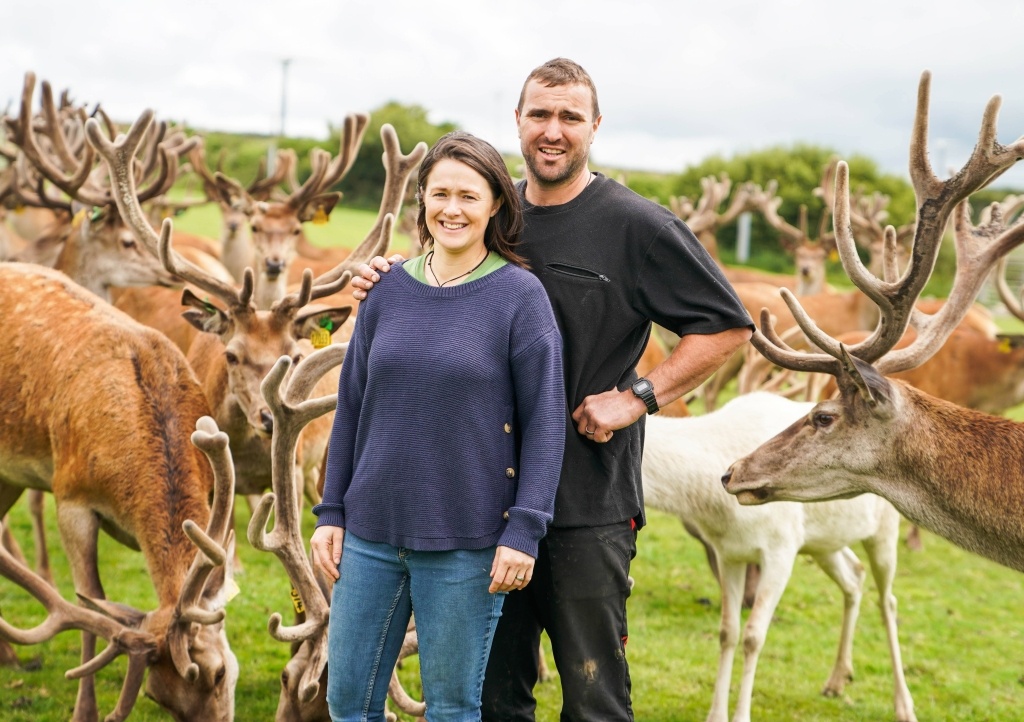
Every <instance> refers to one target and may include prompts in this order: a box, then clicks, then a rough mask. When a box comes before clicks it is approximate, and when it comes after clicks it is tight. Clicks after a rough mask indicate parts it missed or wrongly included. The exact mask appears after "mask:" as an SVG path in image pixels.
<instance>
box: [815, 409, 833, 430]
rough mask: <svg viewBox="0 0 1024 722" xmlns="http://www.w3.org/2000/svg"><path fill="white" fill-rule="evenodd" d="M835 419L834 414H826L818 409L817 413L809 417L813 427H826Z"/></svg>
mask: <svg viewBox="0 0 1024 722" xmlns="http://www.w3.org/2000/svg"><path fill="white" fill-rule="evenodd" d="M835 420H836V417H835V415H834V414H828V413H825V412H824V411H819V412H818V413H816V414H814V416H813V417H811V423H813V424H814V425H815V427H817V428H819V429H827V428H828V427H829V426H831V425H832V424H833V423H834V422H835Z"/></svg>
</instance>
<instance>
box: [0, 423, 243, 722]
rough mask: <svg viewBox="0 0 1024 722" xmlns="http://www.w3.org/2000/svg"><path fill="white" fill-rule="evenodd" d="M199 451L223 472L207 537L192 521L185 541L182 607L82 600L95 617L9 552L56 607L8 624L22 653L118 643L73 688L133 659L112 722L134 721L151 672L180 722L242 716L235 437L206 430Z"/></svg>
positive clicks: (152, 689)
mask: <svg viewBox="0 0 1024 722" xmlns="http://www.w3.org/2000/svg"><path fill="white" fill-rule="evenodd" d="M192 442H193V444H195V446H196V447H198V448H199V449H201V450H202V451H203V452H204V453H205V454H206V455H207V457H208V458H209V460H210V463H211V466H212V467H213V473H214V479H215V482H214V498H213V504H212V509H211V513H210V517H209V521H208V523H207V525H206V528H205V529H202V528H200V527H199V526H198V525H197V524H196V523H195V522H193V521H192V520H188V521H186V522H185V524H184V530H185V533H186V534H187V535H188V537H189V538H190V539H191V540H192V542H193V543H194V544H195V545H196V546H197V547H198V549H199V553H198V554H197V555H196V557H195V560H194V561H193V562H192V565H191V568H190V569H189V571H188V574H187V575H186V577H185V578H184V579H183V580H181V584H180V593H179V597H178V602H177V604H176V605H174V606H173V607H164V606H161V608H160V609H158V610H156V611H154V612H150V613H148V614H147V613H143V612H141V611H137V610H134V609H131V608H130V607H127V606H125V605H121V604H117V605H115V604H110V603H108V602H104V601H101V600H93V599H88V598H85V597H81V598H80V601H81V602H82V603H83V604H84V605H85V608H83V607H79V606H76V605H73V604H70V603H69V602H66V601H65V600H64V599H63V598H61V597H60V595H59V594H58V593H57V592H56V591H55V590H54V589H53V587H51V586H50V585H49V584H48V583H47V582H46V581H45V580H43V579H42V578H41V577H39V576H38V575H36V574H35V573H33V572H31V571H30V570H29V569H27V568H26V567H25V566H23V565H22V564H20V563H19V562H18V561H16V560H15V559H14V558H13V557H12V556H11V555H10V553H9V552H7V550H6V549H4V548H3V547H2V546H0V575H3V576H4V577H6V578H8V579H10V580H11V581H13V582H14V583H15V584H18V585H19V586H21V587H22V588H24V589H25V590H26V591H28V592H29V593H30V594H32V595H33V596H34V597H36V598H37V599H38V600H39V601H40V602H41V603H42V604H43V606H44V607H45V608H46V610H47V612H48V614H47V617H46V619H45V620H44V622H43V623H42V624H40V625H39V626H37V627H35V628H34V629H31V630H20V629H16V628H14V627H13V626H12V625H10V624H9V623H7V622H5V621H3V620H2V619H0V638H3V639H5V640H7V641H11V642H14V643H17V644H38V643H40V642H43V641H46V640H48V639H50V638H51V637H53V636H54V635H55V634H57V633H59V632H61V631H64V630H67V629H80V630H83V631H85V632H89V633H91V634H94V635H96V636H98V637H103V638H104V639H106V640H107V641H108V644H107V647H106V649H104V651H103V652H102V653H100V654H99V655H97V656H95V657H93V658H92V659H91V660H90V661H89V662H87V663H86V664H83V665H82V666H80V667H77V668H75V669H73V670H70V671H69V672H68V673H67V675H66V676H67V677H68V678H69V679H77V678H81V677H85V676H89V675H93V674H95V673H96V672H97V671H99V670H100V669H102V668H103V667H105V666H106V665H108V664H109V663H110V662H112V661H113V660H114V659H116V658H117V657H118V656H120V655H122V654H125V655H127V656H128V670H127V673H126V675H125V679H124V683H123V685H122V688H121V695H120V697H119V699H118V703H117V707H116V708H115V709H114V711H113V712H112V713H111V714H110V715H109V716H107V717H106V718H105V719H106V720H108V722H119V721H120V720H124V719H125V718H127V717H128V715H129V714H130V713H131V710H132V708H133V706H134V704H135V701H136V699H137V697H138V693H139V691H140V689H141V688H142V684H143V676H144V675H145V672H146V670H147V668H148V669H149V676H148V679H147V680H146V694H147V695H148V696H150V697H152V698H153V699H154V700H155V701H156V702H157V703H158V704H159V705H160V706H161V707H163V708H164V709H166V710H167V711H168V712H169V713H170V714H171V716H172V717H173V718H174V719H175V720H178V721H179V722H193V721H196V720H206V721H207V722H229V721H230V720H231V719H233V717H234V690H235V683H236V681H237V679H238V662H237V660H236V659H235V656H234V654H233V653H232V651H231V648H230V646H229V645H228V641H227V637H226V636H225V634H224V628H223V620H224V604H225V603H226V599H225V596H224V582H225V580H228V579H230V570H229V569H226V563H227V559H228V554H229V552H230V547H231V545H232V544H233V534H232V532H231V531H230V525H229V523H228V520H229V517H230V511H231V509H232V498H233V494H234V472H233V470H232V468H231V456H230V452H229V451H228V438H227V435H226V434H223V433H221V432H220V431H219V430H218V429H217V426H216V424H215V423H214V421H213V419H211V418H209V417H202V418H200V419H199V420H197V422H196V431H195V432H194V433H193V435H192Z"/></svg>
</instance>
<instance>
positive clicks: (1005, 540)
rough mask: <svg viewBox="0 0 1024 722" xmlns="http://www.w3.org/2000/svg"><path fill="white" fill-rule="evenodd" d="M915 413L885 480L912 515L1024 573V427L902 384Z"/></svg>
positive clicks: (898, 439) (897, 438) (897, 440)
mask: <svg viewBox="0 0 1024 722" xmlns="http://www.w3.org/2000/svg"><path fill="white" fill-rule="evenodd" d="M902 390H903V396H904V398H905V404H904V406H905V409H906V413H907V418H906V420H905V424H904V427H903V429H904V430H903V431H902V432H901V433H898V434H896V435H894V443H893V456H892V459H891V460H890V463H889V464H888V465H884V466H883V467H882V469H881V472H882V473H881V474H880V476H879V479H878V480H877V482H876V483H877V484H878V485H879V489H880V490H881V492H882V494H883V495H884V496H886V497H887V498H889V499H890V500H891V501H892V502H893V504H895V506H896V507H897V508H898V509H899V510H900V511H901V512H902V513H903V514H904V515H905V516H906V517H907V518H909V519H910V520H912V521H914V522H917V523H919V524H921V525H922V526H925V527H926V528H929V529H932V530H934V531H936V532H937V533H939V534H941V535H943V536H945V537H947V538H949V539H951V540H953V541H955V542H956V543H958V544H961V545H962V546H964V547H966V548H967V549H970V550H972V551H975V552H977V553H980V554H984V555H986V556H990V557H992V558H994V559H996V560H998V561H1000V562H1001V563H1003V564H1006V565H1007V566H1010V567H1012V568H1015V569H1018V570H1020V571H1024V525H1022V523H1021V519H1024V490H1022V489H1021V488H1019V482H1017V483H1016V484H1015V483H1013V481H1012V480H1013V479H1014V478H1015V477H1016V478H1019V477H1020V467H1021V465H1022V463H1024V425H1021V424H1017V423H1014V422H1012V421H1010V420H1008V419H1003V418H999V417H995V416H989V415H987V414H983V413H980V412H976V411H973V410H970V409H966V408H963V407H961V406H956V405H954V404H950V403H948V402H946V401H942V400H940V399H936V398H934V397H930V396H927V395H925V394H922V393H920V392H918V391H916V390H915V389H913V388H911V387H908V386H905V385H903V386H902Z"/></svg>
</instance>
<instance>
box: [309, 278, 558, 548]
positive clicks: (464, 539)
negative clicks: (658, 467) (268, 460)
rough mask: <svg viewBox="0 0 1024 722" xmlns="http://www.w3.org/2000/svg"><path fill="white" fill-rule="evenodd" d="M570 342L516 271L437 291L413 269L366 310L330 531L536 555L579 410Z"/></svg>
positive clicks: (347, 401)
mask: <svg viewBox="0 0 1024 722" xmlns="http://www.w3.org/2000/svg"><path fill="white" fill-rule="evenodd" d="M562 375H563V371H562V359H561V338H560V336H559V333H558V328H557V326H556V324H555V319H554V315H553V313H552V311H551V305H550V303H549V301H548V299H547V294H546V293H545V291H544V288H543V286H542V285H541V283H540V281H538V279H537V278H536V277H535V276H533V275H532V274H531V273H529V272H528V271H526V270H524V269H522V268H519V267H518V266H514V265H507V266H504V267H502V268H500V269H498V270H496V271H494V272H492V273H490V274H488V275H486V276H484V277H482V278H480V279H478V280H475V281H471V282H468V283H463V284H461V285H458V286H452V287H445V288H436V287H433V286H428V285H425V284H423V283H420V282H419V281H416V280H415V279H413V278H412V277H411V276H410V275H409V274H408V273H406V272H405V271H404V270H403V269H402V268H401V267H400V266H397V267H394V268H393V269H392V271H391V272H390V273H383V274H381V280H380V282H379V283H377V284H376V285H375V286H374V290H373V293H371V294H369V297H368V298H367V300H366V301H364V302H363V303H362V304H361V305H360V307H359V315H358V318H357V320H356V327H355V331H354V332H353V336H352V339H351V341H350V342H349V349H348V355H347V356H346V358H345V362H344V364H343V366H342V371H341V380H340V382H339V387H338V408H337V413H336V415H335V418H334V426H333V429H332V433H331V439H330V450H329V453H328V459H327V469H326V475H325V481H324V497H323V502H322V503H321V504H318V505H317V506H316V507H314V509H313V513H314V514H316V515H317V516H318V521H317V525H318V526H320V525H324V524H329V525H333V526H339V527H343V528H345V529H346V530H348V531H351V532H352V533H354V534H356V535H357V536H359V537H361V538H363V539H367V540H370V541H376V542H382V543H387V544H391V545H393V546H399V547H406V548H409V549H414V550H422V551H447V550H452V549H483V548H486V547H489V546H493V545H494V544H500V545H503V546H508V547H511V548H513V549H517V550H519V551H522V552H525V553H527V554H530V555H531V556H534V557H536V555H537V544H538V542H539V541H540V539H541V538H542V537H543V536H544V534H545V532H546V529H547V524H548V522H550V521H551V517H552V515H553V513H554V499H555V491H556V488H557V484H558V477H559V473H560V471H561V464H562V451H563V445H564V439H565V435H566V429H567V424H568V414H567V409H566V398H565V391H564V386H563V380H562Z"/></svg>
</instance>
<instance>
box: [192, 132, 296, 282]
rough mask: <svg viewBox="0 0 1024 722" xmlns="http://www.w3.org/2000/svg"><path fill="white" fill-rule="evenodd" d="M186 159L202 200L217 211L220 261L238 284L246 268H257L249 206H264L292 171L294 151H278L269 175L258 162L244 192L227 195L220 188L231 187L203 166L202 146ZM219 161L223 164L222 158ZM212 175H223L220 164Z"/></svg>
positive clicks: (194, 149) (261, 162)
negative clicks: (197, 178) (215, 205)
mask: <svg viewBox="0 0 1024 722" xmlns="http://www.w3.org/2000/svg"><path fill="white" fill-rule="evenodd" d="M189 160H190V161H191V163H192V170H193V171H194V172H195V173H196V175H198V176H199V178H200V180H201V181H202V183H203V192H204V193H205V194H206V198H207V199H208V200H210V201H213V202H214V203H216V204H217V206H218V207H219V208H220V216H221V235H220V260H221V262H222V263H223V264H224V267H225V268H227V269H228V271H230V273H231V275H232V276H233V277H234V278H235V280H236V281H238V282H239V283H241V282H242V277H243V275H244V274H245V269H246V268H258V267H259V264H258V259H257V258H256V255H255V253H256V249H255V247H254V245H253V241H252V232H251V230H250V228H249V225H250V220H249V216H250V214H251V210H250V208H249V206H251V205H252V204H253V203H265V202H267V201H268V200H269V199H270V194H271V192H272V191H273V190H274V189H275V188H277V186H278V185H279V184H280V183H281V182H282V181H283V180H284V179H285V178H287V177H288V176H289V174H290V172H291V171H292V170H293V168H294V166H295V161H296V159H295V152H294V151H291V150H279V151H278V152H277V162H276V163H275V164H274V172H273V173H271V174H270V175H267V173H266V161H265V160H263V159H260V165H259V169H258V170H257V173H256V177H255V178H254V179H253V181H252V182H251V183H249V185H248V186H246V188H245V190H244V192H243V193H239V192H233V193H229V194H227V195H225V194H224V192H223V189H225V188H229V187H233V186H230V185H228V184H226V183H224V182H218V180H217V177H216V175H215V174H214V173H213V172H211V171H210V169H209V167H208V166H207V164H206V153H205V152H204V149H203V145H202V144H199V145H197V146H196V147H195V148H193V149H192V152H191V153H190V154H189ZM221 161H223V155H222V156H221ZM216 174H219V175H222V176H223V174H222V173H221V162H218V164H217V170H216ZM240 187H241V185H240V184H239V188H240ZM247 204H248V205H247Z"/></svg>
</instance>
